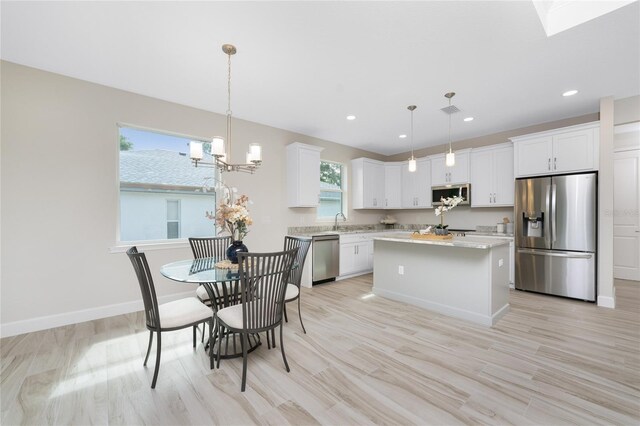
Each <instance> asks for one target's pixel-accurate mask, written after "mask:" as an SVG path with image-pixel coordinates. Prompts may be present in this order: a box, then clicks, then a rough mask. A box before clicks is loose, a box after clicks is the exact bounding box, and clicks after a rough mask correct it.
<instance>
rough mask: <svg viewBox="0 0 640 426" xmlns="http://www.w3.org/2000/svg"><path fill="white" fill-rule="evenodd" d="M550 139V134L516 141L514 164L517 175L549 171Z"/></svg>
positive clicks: (540, 173)
mask: <svg viewBox="0 0 640 426" xmlns="http://www.w3.org/2000/svg"><path fill="white" fill-rule="evenodd" d="M552 139H553V138H552V137H551V136H545V137H541V138H537V139H530V140H526V141H519V142H516V144H515V165H516V171H517V175H518V176H531V175H543V174H549V173H551V171H552V169H551V167H552V165H551V157H553V150H552V146H553V145H552Z"/></svg>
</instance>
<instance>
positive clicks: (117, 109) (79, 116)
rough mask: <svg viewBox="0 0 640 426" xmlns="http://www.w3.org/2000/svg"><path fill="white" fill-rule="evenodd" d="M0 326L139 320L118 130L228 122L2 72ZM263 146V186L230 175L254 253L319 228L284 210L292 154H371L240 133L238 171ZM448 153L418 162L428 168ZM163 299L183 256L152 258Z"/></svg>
mask: <svg viewBox="0 0 640 426" xmlns="http://www.w3.org/2000/svg"><path fill="white" fill-rule="evenodd" d="M0 66H1V88H2V98H1V108H2V110H1V114H2V115H1V117H0V121H1V123H2V129H1V139H0V157H1V158H0V185H1V192H2V200H1V207H0V223H1V233H2V234H1V235H2V239H1V240H2V241H1V246H0V254H1V257H0V265H1V270H0V280H1V281H0V292H1V294H2V301H1V305H0V309H1V313H0V324H1V325H2V328H1V331H2V334H3V335H6V334H7V333H11V332H15V331H16V330H34V329H38V328H46V327H48V326H56V325H61V324H65V323H70V322H76V321H80V320H87V319H91V318H98V317H102V316H108V315H114V314H118V313H120V312H127V311H132V310H136V309H139V307H140V302H139V299H140V295H139V290H138V287H137V283H136V281H135V277H134V274H133V271H132V268H131V265H130V263H129V261H128V259H127V258H126V255H125V254H124V253H110V250H111V249H112V248H113V247H114V246H115V244H116V229H117V219H118V183H117V182H118V180H117V166H118V143H117V141H118V130H117V126H116V123H125V124H129V125H135V126H141V127H146V128H150V129H157V130H164V131H169V132H174V133H178V134H183V135H191V136H194V137H209V136H211V135H213V134H219V133H220V129H223V128H224V120H225V118H224V116H222V115H219V114H214V113H210V112H206V111H203V110H198V109H194V108H189V107H186V106H182V105H178V104H174V103H170V102H165V101H161V100H158V99H153V98H149V97H145V96H141V95H136V94H133V93H129V92H124V91H120V90H116V89H112V88H108V87H105V86H100V85H97V84H92V83H88V82H84V81H80V80H76V79H72V78H68V77H64V76H60V75H57V74H52V73H48V72H44V71H40V70H36V69H33V68H28V67H23V66H20V65H16V64H12V63H8V62H0ZM597 119H598V115H597V114H592V115H588V116H583V117H577V118H574V119H569V120H562V121H560V122H555V123H546V124H543V125H539V126H532V127H528V128H526V129H518V130H513V131H508V132H502V133H498V134H495V135H490V136H484V137H480V138H475V139H469V140H466V141H459V142H456V143H455V144H454V146H455V147H456V148H465V147H476V146H482V145H491V144H495V143H500V142H504V141H505V140H506V139H507V138H508V137H510V136H514V135H520V134H526V133H530V132H535V131H541V130H546V129H550V128H554V127H561V126H566V125H571V124H577V123H582V122H588V121H593V120H597ZM256 141H259V142H260V143H262V145H263V160H264V165H263V166H262V167H261V168H260V170H259V171H258V172H257V174H256V175H253V176H251V175H245V174H237V173H235V174H229V175H226V176H225V178H226V180H227V182H228V183H229V184H231V185H232V186H236V187H238V189H239V191H240V193H244V194H247V195H248V196H249V197H250V198H251V199H252V200H253V201H254V204H253V205H252V206H251V213H252V216H253V217H254V220H255V224H254V226H252V228H251V233H250V234H249V236H248V237H247V238H246V244H247V245H248V246H249V247H250V248H251V249H252V250H256V251H263V250H273V249H277V248H279V247H280V245H281V241H282V237H283V235H284V234H285V233H286V229H287V227H288V226H301V225H313V224H315V223H316V221H315V209H289V208H286V207H284V206H285V179H286V177H285V164H284V159H285V146H286V145H288V144H289V143H292V142H303V143H309V144H313V145H318V146H322V147H324V148H325V149H324V151H323V152H322V154H321V156H322V158H323V159H327V160H332V161H338V162H342V163H345V164H348V163H349V160H351V159H352V158H357V157H361V156H366V157H369V158H375V159H381V160H388V161H392V160H403V159H405V158H406V154H401V155H398V156H394V157H387V158H384V157H382V156H380V155H376V154H372V153H369V152H366V151H362V150H357V149H352V148H349V147H346V146H343V145H339V144H335V143H332V142H328V141H323V140H319V139H315V138H312V137H309V136H305V135H301V134H296V133H292V132H288V131H285V130H281V129H276V128H272V127H268V126H263V125H260V124H257V123H252V122H247V121H242V120H236V121H235V122H234V146H233V155H234V156H235V159H241V158H242V157H243V155H244V154H243V153H244V152H245V151H246V150H247V146H248V144H249V143H251V142H256ZM440 151H442V147H440V148H431V149H426V150H419V151H417V152H416V153H417V154H418V155H420V156H424V155H428V154H433V153H438V152H440ZM384 213H385V212H381V211H353V210H350V211H349V214H348V216H349V223H352V224H367V223H377V222H378V220H379V218H380V217H381V216H382V215H383V214H384ZM393 213H394V214H396V215H397V216H398V218H399V219H400V220H401V222H402V223H415V222H418V223H433V222H436V221H437V219H436V218H435V216H434V215H433V210H432V209H427V210H420V211H409V212H402V211H396V212H393ZM512 215H513V212H512V209H490V208H484V209H470V208H468V207H459V208H458V209H456V210H454V211H452V212H451V213H450V214H449V215H448V216H447V222H448V223H449V224H450V226H451V227H452V228H469V227H471V228H473V227H475V226H476V225H492V224H495V223H496V222H498V221H500V220H501V219H502V217H505V216H507V217H510V219H512ZM147 253H148V259H149V262H150V264H151V267H152V269H153V270H154V272H155V275H154V278H155V280H156V286H157V288H158V293H159V295H161V296H163V297H165V298H171V297H175V295H178V294H180V293H183V292H191V291H192V289H193V287H192V286H188V285H181V284H178V283H174V282H171V281H169V280H167V279H164V278H163V277H161V276H160V275H159V273H157V271H158V269H159V267H160V265H162V264H164V263H168V262H171V261H175V260H178V259H184V258H188V257H190V256H191V252H190V250H189V248H188V247H187V246H186V245H185V246H184V247H179V248H172V249H161V250H148V251H147Z"/></svg>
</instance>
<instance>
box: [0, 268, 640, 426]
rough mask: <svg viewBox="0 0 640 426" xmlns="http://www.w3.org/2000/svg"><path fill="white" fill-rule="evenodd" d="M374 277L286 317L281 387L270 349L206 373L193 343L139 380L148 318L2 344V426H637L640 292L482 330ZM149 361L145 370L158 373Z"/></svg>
mask: <svg viewBox="0 0 640 426" xmlns="http://www.w3.org/2000/svg"><path fill="white" fill-rule="evenodd" d="M371 282H372V277H371V276H370V275H367V276H363V277H359V278H355V279H351V280H346V281H340V282H337V283H333V284H328V285H324V286H319V287H316V288H313V289H312V290H306V289H304V290H306V291H303V295H302V296H303V298H302V301H303V305H302V310H303V315H304V318H305V325H306V327H307V332H308V334H306V335H305V334H303V333H302V331H301V328H300V325H299V323H298V322H297V318H296V320H291V318H292V317H293V318H295V317H296V310H295V304H290V305H292V306H289V314H290V322H289V323H288V324H286V327H285V349H286V352H287V355H288V360H289V364H290V366H291V373H289V374H287V373H286V372H285V370H284V366H283V364H282V358H281V355H280V352H279V348H278V350H273V349H272V350H267V347H266V342H265V344H263V345H262V346H261V347H260V348H259V349H257V350H256V351H255V352H253V353H252V354H250V358H249V374H248V381H247V391H246V392H245V393H240V374H241V361H240V360H237V359H236V360H223V361H222V363H221V366H220V369H219V370H209V369H208V362H207V358H206V356H205V354H204V351H203V348H202V346H201V345H198V347H197V349H196V350H195V352H194V351H193V349H192V348H191V330H189V329H187V330H185V331H180V332H173V333H168V334H165V335H164V336H165V337H163V339H164V342H165V345H164V346H163V351H162V364H161V367H160V376H159V379H158V385H157V388H156V389H155V390H151V389H150V388H149V385H150V382H151V377H152V373H153V368H152V367H150V368H143V367H142V361H143V356H144V352H145V350H146V343H147V336H148V334H147V331H146V329H145V328H144V326H143V318H142V316H141V314H130V315H122V316H118V317H113V318H108V319H103V320H97V321H91V322H87V323H82V324H76V325H72V326H66V327H60V328H56V329H52V330H47V331H42V332H36V333H30V334H26V335H21V336H16V337H10V338H5V339H2V340H1V341H0V344H1V354H2V376H1V377H2V387H1V391H2V394H1V403H2V404H1V405H2V407H1V408H2V413H1V414H2V417H1V422H2V424H3V425H12V424H19V423H23V424H34V425H40V424H48V423H49V424H74V425H83V424H212V423H215V424H225V425H226V424H253V423H260V424H277V425H283V424H299V425H300V424H318V423H320V424H331V425H347V424H349V425H351V424H438V425H443V424H446V425H449V424H463V423H464V424H479V423H483V424H519V425H527V424H545V425H551V424H553V425H556V424H629V425H630V424H638V423H640V286H638V285H637V284H635V283H631V282H618V283H617V301H618V305H619V308H618V309H615V310H611V309H606V308H598V307H597V306H595V305H594V304H589V303H584V302H577V301H570V300H566V299H560V298H555V297H548V296H541V295H535V294H530V293H523V292H518V291H512V292H511V296H510V302H511V310H510V312H509V313H508V314H507V315H506V316H505V317H504V318H503V319H502V320H501V321H500V322H499V323H498V324H497V325H496V326H495V327H494V328H482V327H479V326H474V325H472V324H470V323H467V322H464V321H460V320H454V319H451V318H448V317H445V316H442V315H438V314H434V313H430V312H428V311H424V310H421V309H418V308H414V307H411V306H409V305H405V304H402V303H398V302H392V301H389V300H385V299H382V298H380V297H368V295H369V294H370V291H371ZM153 362H154V358H153V355H152V357H151V360H150V365H153Z"/></svg>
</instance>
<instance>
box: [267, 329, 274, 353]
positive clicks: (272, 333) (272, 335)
mask: <svg viewBox="0 0 640 426" xmlns="http://www.w3.org/2000/svg"><path fill="white" fill-rule="evenodd" d="M267 333H269V332H268V331H267ZM271 345H272V346H273V348H274V349H275V348H276V329H275V328H272V329H271Z"/></svg>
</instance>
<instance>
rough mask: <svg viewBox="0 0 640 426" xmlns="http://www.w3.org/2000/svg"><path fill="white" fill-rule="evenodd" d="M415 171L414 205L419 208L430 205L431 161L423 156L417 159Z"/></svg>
mask: <svg viewBox="0 0 640 426" xmlns="http://www.w3.org/2000/svg"><path fill="white" fill-rule="evenodd" d="M416 166H417V169H416V171H415V175H416V176H415V181H414V194H415V197H416V206H417V207H420V208H427V207H431V161H430V160H429V159H428V158H423V159H420V160H418V161H417V165H416Z"/></svg>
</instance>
